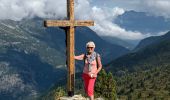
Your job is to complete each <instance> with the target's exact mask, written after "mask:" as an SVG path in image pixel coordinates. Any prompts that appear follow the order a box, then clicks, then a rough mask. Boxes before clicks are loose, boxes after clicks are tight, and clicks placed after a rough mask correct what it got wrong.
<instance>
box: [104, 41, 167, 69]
mask: <svg viewBox="0 0 170 100" xmlns="http://www.w3.org/2000/svg"><path fill="white" fill-rule="evenodd" d="M169 57H170V40H169V39H168V40H166V39H165V40H162V41H160V42H156V43H153V44H151V45H148V46H146V47H145V48H142V49H140V50H138V51H137V52H132V53H129V54H127V55H125V56H122V57H120V58H118V59H116V60H114V61H112V62H111V63H109V64H108V65H107V69H108V70H112V71H113V72H115V71H119V72H120V71H121V70H124V71H125V70H128V71H137V70H146V69H150V68H151V67H154V66H159V65H166V64H168V65H169V64H170V63H169V62H170V58H169Z"/></svg>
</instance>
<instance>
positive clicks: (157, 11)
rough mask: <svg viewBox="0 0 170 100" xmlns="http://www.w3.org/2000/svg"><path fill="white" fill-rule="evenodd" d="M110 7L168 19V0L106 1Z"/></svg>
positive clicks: (169, 3)
mask: <svg viewBox="0 0 170 100" xmlns="http://www.w3.org/2000/svg"><path fill="white" fill-rule="evenodd" d="M108 1H110V2H109V3H108V5H109V6H110V7H115V6H118V7H121V8H124V9H125V10H135V11H143V12H148V13H150V14H153V15H157V16H163V17H165V18H170V11H169V9H170V0H108Z"/></svg>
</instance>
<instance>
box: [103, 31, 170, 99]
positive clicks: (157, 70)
mask: <svg viewBox="0 0 170 100" xmlns="http://www.w3.org/2000/svg"><path fill="white" fill-rule="evenodd" d="M169 35H170V33H169V32H168V33H166V34H165V35H163V36H158V37H154V38H153V37H151V38H147V39H145V40H143V41H145V42H143V41H141V43H140V44H143V45H140V46H139V48H138V49H137V50H136V51H132V52H131V53H128V54H126V55H124V56H121V57H119V58H117V59H115V60H114V61H112V62H110V63H109V64H108V65H106V67H105V68H106V70H107V71H111V72H112V73H113V75H114V76H115V78H116V82H117V94H118V98H119V99H121V100H124V99H130V100H141V99H142V100H143V99H146V100H148V99H155V100H159V99H162V100H166V99H169V98H170V94H169V93H170V91H169V89H170V84H169V83H170V81H169V79H170V77H169V71H170V39H169ZM146 40H147V41H146Z"/></svg>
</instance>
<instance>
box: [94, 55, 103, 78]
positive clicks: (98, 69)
mask: <svg viewBox="0 0 170 100" xmlns="http://www.w3.org/2000/svg"><path fill="white" fill-rule="evenodd" d="M101 69H102V62H101V58H100V56H98V57H97V71H96V72H95V74H96V75H97V74H98V73H99V72H100V70H101Z"/></svg>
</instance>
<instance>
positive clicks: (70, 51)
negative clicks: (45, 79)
mask: <svg viewBox="0 0 170 100" xmlns="http://www.w3.org/2000/svg"><path fill="white" fill-rule="evenodd" d="M67 17H68V20H46V21H44V26H45V27H54V26H61V27H66V32H67V34H66V35H67V36H66V37H67V50H66V54H67V67H68V75H67V92H68V96H73V95H74V85H75V67H74V66H75V61H74V31H75V26H93V25H94V22H93V21H90V20H88V21H82V20H74V0H67Z"/></svg>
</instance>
